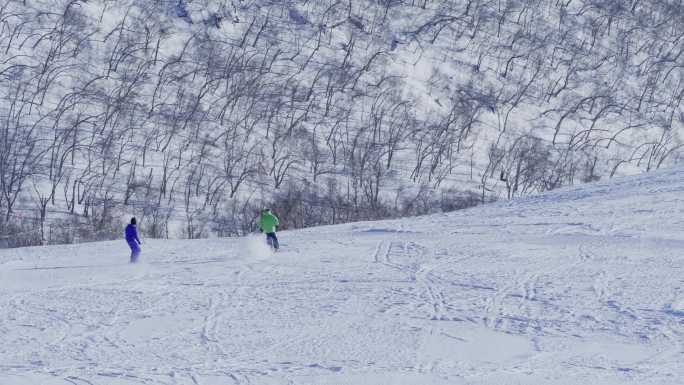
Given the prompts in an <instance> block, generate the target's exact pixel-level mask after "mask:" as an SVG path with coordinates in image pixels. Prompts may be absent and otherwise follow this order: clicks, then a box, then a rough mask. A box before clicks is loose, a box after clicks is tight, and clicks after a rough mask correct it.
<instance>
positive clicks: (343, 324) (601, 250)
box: [0, 170, 684, 385]
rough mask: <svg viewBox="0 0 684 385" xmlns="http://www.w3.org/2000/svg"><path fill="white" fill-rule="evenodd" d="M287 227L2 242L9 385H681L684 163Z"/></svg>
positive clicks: (0, 305)
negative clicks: (462, 204)
mask: <svg viewBox="0 0 684 385" xmlns="http://www.w3.org/2000/svg"><path fill="white" fill-rule="evenodd" d="M141 226H144V223H143V224H141ZM280 238H281V242H282V243H283V250H282V251H281V252H279V253H276V254H271V253H270V252H269V251H268V250H267V249H264V248H263V246H262V244H261V243H260V242H261V241H262V240H261V238H259V239H255V238H254V237H247V238H244V239H212V240H196V241H166V240H165V241H158V240H149V241H144V244H143V254H142V260H143V261H144V263H142V264H139V265H128V264H127V261H128V251H127V246H126V244H125V242H124V241H116V242H106V243H96V244H83V245H75V246H63V247H46V248H29V249H16V250H4V251H1V252H0V309H2V310H1V311H0V338H1V343H0V384H2V385H16V384H22V385H23V384H40V385H55V384H60V385H62V384H64V385H66V384H77V385H82V384H103V385H104V384H106V385H109V384H126V385H129V384H200V385H205V384H206V385H209V384H297V385H299V384H457V385H458V384H681V383H682V381H684V380H682V379H683V378H684V364H683V362H684V349H683V347H682V344H683V343H684V170H669V171H664V172H658V173H652V174H649V175H644V176H640V177H632V178H623V179H615V180H612V181H610V182H607V183H597V184H593V185H587V186H583V187H581V188H575V189H564V190H558V191H555V192H553V193H549V194H545V195H542V196H537V197H533V198H527V199H521V200H517V201H512V202H502V203H499V204H494V205H490V206H486V207H480V208H475V209H471V210H467V211H461V212H456V213H452V214H446V215H437V216H426V217H420V218H409V219H404V220H398V221H384V222H376V223H357V224H349V225H341V226H330V227H323V228H313V229H308V230H305V231H296V232H283V233H281V234H280Z"/></svg>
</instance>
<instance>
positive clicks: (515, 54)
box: [0, 0, 684, 247]
mask: <svg viewBox="0 0 684 385" xmlns="http://www.w3.org/2000/svg"><path fill="white" fill-rule="evenodd" d="M682 20H684V6H683V5H682V2H681V0H661V1H640V0H631V1H607V2H606V1H596V0H574V1H556V2H553V1H551V2H548V1H547V2H543V1H541V2H540V1H538V0H496V1H494V0H469V1H428V0H423V1H414V0H392V1H377V0H354V1H352V0H344V1H327V0H326V1H324V0H288V1H272V0H192V1H190V0H173V1H149V0H116V1H111V0H88V1H84V0H24V1H15V0H5V1H0V21H2V24H1V25H0V121H1V122H3V123H2V125H1V126H0V247H17V246H27V245H41V244H46V243H49V244H59V243H78V242H79V241H83V240H110V239H113V237H115V236H116V234H118V228H119V227H120V224H121V223H120V221H119V219H120V218H121V217H122V216H124V217H127V216H129V214H135V215H136V216H138V217H139V218H142V219H144V220H145V221H146V222H148V223H154V225H150V226H148V227H147V228H146V229H145V230H146V232H147V234H146V235H148V236H150V237H155V238H162V237H164V238H178V237H180V238H206V237H210V236H226V235H235V236H240V235H244V234H246V233H248V232H249V231H250V230H251V229H252V228H253V222H252V220H253V216H254V215H253V214H254V212H255V211H256V210H258V209H259V208H262V207H265V206H268V207H271V208H274V209H275V211H276V212H281V213H282V212H288V215H287V220H286V222H285V223H284V224H283V225H284V226H285V227H287V228H289V229H293V228H302V227H310V226H315V225H319V224H327V225H328V224H339V223H343V222H352V221H360V220H374V219H385V218H397V217H402V216H408V215H417V214H428V213H436V212H446V211H450V210H453V209H455V208H460V207H464V206H468V207H469V206H472V205H474V204H475V203H478V202H481V203H485V202H490V201H492V200H495V199H501V198H505V199H508V198H511V197H520V196H526V195H530V194H535V193H539V192H545V191H548V190H552V189H555V188H558V187H561V186H568V185H574V184H578V183H583V182H587V181H595V180H597V179H599V178H607V177H610V176H612V175H626V174H634V173H638V172H646V171H651V170H655V169H659V168H667V167H672V166H674V165H677V164H682V163H683V162H684V103H683V101H684V67H683V66H682V57H684V30H683V28H682V27H683V26H684V23H682Z"/></svg>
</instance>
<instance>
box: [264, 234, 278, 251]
mask: <svg viewBox="0 0 684 385" xmlns="http://www.w3.org/2000/svg"><path fill="white" fill-rule="evenodd" d="M266 237H267V238H268V245H269V246H271V248H273V249H275V250H278V238H276V236H275V233H268V234H266Z"/></svg>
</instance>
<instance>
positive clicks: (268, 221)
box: [259, 213, 280, 234]
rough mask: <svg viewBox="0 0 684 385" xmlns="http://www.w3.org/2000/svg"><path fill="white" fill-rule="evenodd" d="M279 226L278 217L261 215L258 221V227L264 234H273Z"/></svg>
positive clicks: (269, 214)
mask: <svg viewBox="0 0 684 385" xmlns="http://www.w3.org/2000/svg"><path fill="white" fill-rule="evenodd" d="M279 224H280V221H278V217H276V216H275V215H273V214H271V213H266V214H261V219H259V227H260V228H261V231H263V232H264V233H266V234H268V233H275V231H276V226H278V225H279Z"/></svg>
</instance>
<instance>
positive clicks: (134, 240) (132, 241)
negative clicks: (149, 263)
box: [126, 217, 142, 263]
mask: <svg viewBox="0 0 684 385" xmlns="http://www.w3.org/2000/svg"><path fill="white" fill-rule="evenodd" d="M126 242H128V246H129V247H130V248H131V263H136V262H138V256H140V245H142V242H140V238H138V229H137V228H136V220H135V217H133V218H131V223H130V224H129V225H128V226H126Z"/></svg>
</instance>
